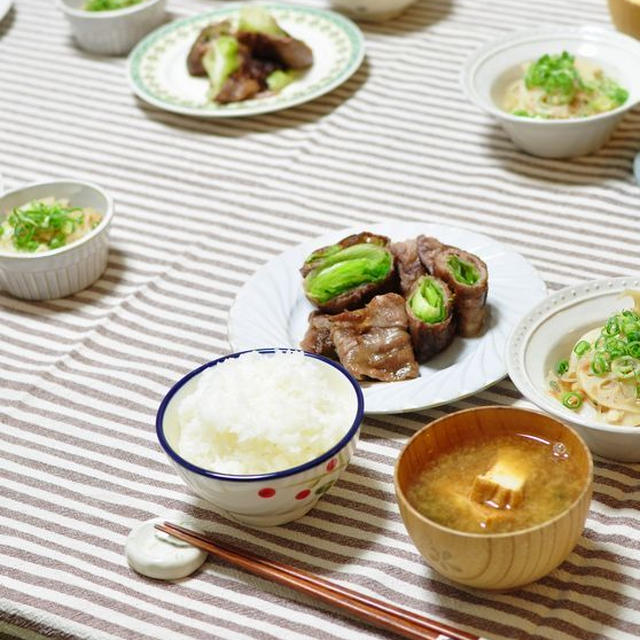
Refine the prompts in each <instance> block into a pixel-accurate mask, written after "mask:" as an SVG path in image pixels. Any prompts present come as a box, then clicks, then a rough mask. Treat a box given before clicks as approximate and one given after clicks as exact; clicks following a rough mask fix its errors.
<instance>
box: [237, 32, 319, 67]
mask: <svg viewBox="0 0 640 640" xmlns="http://www.w3.org/2000/svg"><path fill="white" fill-rule="evenodd" d="M236 37H237V38H238V41H239V42H241V43H242V44H244V45H245V46H247V47H249V49H250V50H251V55H252V56H253V57H254V58H261V59H263V60H273V61H274V62H278V63H280V64H282V65H284V66H285V67H286V68H287V69H306V68H307V67H310V66H311V65H312V64H313V52H312V51H311V49H310V48H309V47H308V46H307V45H306V44H305V43H304V42H302V40H296V39H295V38H291V37H288V36H272V35H269V34H266V33H259V32H257V31H238V32H237V33H236Z"/></svg>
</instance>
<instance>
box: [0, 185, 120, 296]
mask: <svg viewBox="0 0 640 640" xmlns="http://www.w3.org/2000/svg"><path fill="white" fill-rule="evenodd" d="M49 197H54V198H56V199H65V200H69V204H70V205H71V206H74V207H82V208H86V207H90V208H92V209H95V211H97V212H98V213H100V214H101V215H102V220H101V221H100V223H99V224H98V226H97V227H96V228H95V229H93V230H91V231H90V232H89V233H87V234H86V235H84V236H82V238H80V239H79V240H77V241H76V242H74V243H72V244H70V245H68V246H64V247H60V248H59V249H52V250H51V251H45V252H42V253H12V252H8V251H0V289H2V290H4V291H7V292H8V293H10V294H11V295H13V296H16V297H17V298H25V299H27V300H49V299H51V298H63V297H65V296H68V295H71V294H72V293H77V292H78V291H80V290H82V289H85V288H86V287H88V286H89V285H91V284H93V283H94V282H95V281H96V280H97V279H98V278H99V277H100V276H101V275H102V273H103V272H104V270H105V268H106V266H107V255H108V252H109V226H110V225H111V219H112V217H113V200H112V199H111V197H110V196H108V195H107V194H106V193H105V192H104V191H103V190H102V189H101V188H100V187H98V186H96V185H94V184H91V183H89V182H80V181H77V180H52V181H48V182H37V183H34V184H29V185H26V186H24V187H20V188H18V189H13V190H12V191H7V192H6V193H4V194H2V196H0V218H1V217H4V215H5V213H6V212H8V211H11V210H12V209H13V208H14V207H20V206H22V205H24V204H26V203H28V202H30V201H32V200H40V199H42V198H49Z"/></svg>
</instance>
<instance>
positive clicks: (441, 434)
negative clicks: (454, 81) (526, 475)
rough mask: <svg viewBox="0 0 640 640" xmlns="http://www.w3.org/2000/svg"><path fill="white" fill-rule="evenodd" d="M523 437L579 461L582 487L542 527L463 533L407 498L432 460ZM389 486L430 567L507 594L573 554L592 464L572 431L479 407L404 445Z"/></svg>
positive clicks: (534, 416)
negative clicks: (559, 447) (467, 446)
mask: <svg viewBox="0 0 640 640" xmlns="http://www.w3.org/2000/svg"><path fill="white" fill-rule="evenodd" d="M514 433H527V434H531V435H534V436H540V437H542V438H545V439H547V440H550V441H552V442H553V441H560V442H563V443H564V444H565V446H566V447H567V450H568V451H569V455H572V456H574V457H575V458H577V460H578V461H579V466H580V474H581V476H582V477H583V479H584V487H583V489H582V491H581V493H580V495H579V496H578V498H577V499H576V500H575V501H574V503H573V504H572V505H571V506H570V507H569V508H568V509H566V510H565V511H563V512H562V513H560V514H559V515H557V516H555V517H554V518H553V519H551V520H548V521H547V522H544V523H542V524H539V525H536V526H534V527H530V528H529V529H522V530H520V531H514V532H509V533H486V534H484V533H468V532H464V531H457V530H454V529H450V528H448V527H445V526H443V525H440V524H437V523H435V522H433V521H432V520H429V519H428V518H427V517H425V516H423V515H422V514H420V513H419V512H418V511H417V510H416V509H415V508H414V507H412V506H411V504H410V503H409V501H408V499H407V489H408V488H409V487H410V486H411V485H412V484H413V483H414V482H415V481H416V479H417V478H418V476H419V475H420V472H421V471H422V470H423V469H424V468H425V467H427V466H428V465H430V464H431V462H432V461H433V460H434V458H437V457H438V456H439V455H442V454H443V453H446V452H448V451H451V450H452V449H455V448H456V447H457V446H459V445H460V444H463V443H471V442H474V441H478V440H483V439H486V438H489V437H493V436H499V435H505V434H514ZM394 482H395V488H396V495H397V498H398V503H399V506H400V514H401V515H402V519H403V520H404V524H405V526H406V528H407V531H408V533H409V536H410V537H411V539H412V540H413V543H414V544H415V545H416V547H417V548H418V551H420V553H421V554H422V556H423V557H424V558H425V560H426V561H427V564H429V566H431V567H432V568H433V569H435V570H436V571H438V572H439V573H441V574H442V575H444V576H446V577H447V578H449V579H451V580H453V581H454V582H458V583H461V584H464V585H468V586H470V587H476V588H480V589H512V588H514V587H519V586H522V585H525V584H528V583H530V582H533V581H534V580H537V579H538V578H541V577H542V576H544V575H546V574H547V573H549V572H550V571H552V570H553V569H555V567H557V566H558V565H559V564H560V563H561V562H563V560H565V558H566V557H567V556H568V555H569V554H570V553H571V551H572V550H573V548H574V547H575V545H576V543H577V541H578V538H580V535H581V533H582V530H583V528H584V523H585V520H586V518H587V513H588V511H589V503H590V501H591V492H592V484H593V461H592V459H591V454H590V453H589V449H588V448H587V446H586V445H585V443H584V442H583V441H582V440H581V439H580V437H579V436H578V435H577V434H576V432H575V431H573V429H571V428H570V427H568V426H566V425H565V424H563V423H562V422H560V421H559V420H556V419H555V418H551V417H549V416H546V415H544V414H542V413H538V412H536V411H529V410H527V409H517V408H513V407H497V406H496V407H493V406H491V407H481V408H476V409H467V410H465V411H458V412H456V413H452V414H450V415H447V416H444V417H442V418H439V419H437V420H434V421H433V422H431V423H430V424H428V425H427V426H426V427H423V428H422V429H421V430H420V431H418V432H417V433H416V434H415V435H414V436H413V437H412V438H411V440H409V442H408V443H407V444H406V446H405V447H404V449H403V450H402V452H401V453H400V457H399V458H398V461H397V463H396V468H395V475H394Z"/></svg>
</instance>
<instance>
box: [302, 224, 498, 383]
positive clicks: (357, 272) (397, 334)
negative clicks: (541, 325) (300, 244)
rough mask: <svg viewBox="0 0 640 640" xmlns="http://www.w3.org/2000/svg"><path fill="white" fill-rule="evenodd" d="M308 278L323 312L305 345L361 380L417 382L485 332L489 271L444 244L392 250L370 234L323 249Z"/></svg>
mask: <svg viewBox="0 0 640 640" xmlns="http://www.w3.org/2000/svg"><path fill="white" fill-rule="evenodd" d="M300 273H301V274H302V277H303V289H304V292H305V295H306V296H307V299H308V300H309V301H310V302H311V303H312V304H313V305H314V306H315V307H316V310H315V311H313V312H312V313H311V314H310V316H309V327H308V329H307V332H306V334H305V336H304V338H303V340H302V342H301V343H300V346H301V347H302V348H303V349H304V350H305V351H309V352H311V353H317V354H320V355H323V356H326V357H328V358H333V359H337V360H339V361H340V362H341V363H342V364H343V365H344V366H345V368H346V369H347V370H348V371H349V372H350V373H351V374H352V375H353V376H354V377H355V378H356V379H357V380H380V381H384V382H393V381H398V380H407V379H410V378H415V377H417V376H419V375H420V371H419V363H422V362H427V361H428V360H429V359H430V358H432V357H433V356H434V355H436V354H437V353H439V352H441V351H443V350H444V349H445V348H446V347H448V346H449V345H450V344H451V342H452V341H453V339H454V337H455V336H456V334H457V335H460V336H463V337H473V336H477V335H478V334H479V333H480V332H481V331H482V328H483V325H484V321H485V316H486V300H487V291H488V274H487V266H486V265H485V263H484V262H483V261H482V260H480V258H478V257H477V256H475V255H473V254H471V253H468V252H467V251H463V250H462V249H457V248H456V247H451V246H448V245H444V244H442V243H441V242H440V241H439V240H437V239H436V238H432V237H428V236H424V235H421V236H418V237H417V238H412V239H409V240H405V241H403V242H396V243H392V242H391V241H390V239H389V238H387V237H386V236H381V235H376V234H374V233H369V232H367V231H364V232H362V233H358V234H355V235H351V236H348V237H346V238H343V239H342V240H340V242H338V243H337V244H334V245H330V246H328V247H322V248H320V249H317V250H316V251H314V252H313V253H312V254H311V255H309V256H308V257H307V259H306V260H305V262H304V264H303V265H302V267H301V269H300Z"/></svg>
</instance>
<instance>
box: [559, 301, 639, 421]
mask: <svg viewBox="0 0 640 640" xmlns="http://www.w3.org/2000/svg"><path fill="white" fill-rule="evenodd" d="M625 295H627V296H631V297H632V298H633V299H634V302H635V307H634V308H633V309H625V310H624V311H621V312H619V313H614V314H612V315H611V316H609V318H608V319H607V321H606V322H605V323H604V325H603V326H601V327H597V328H595V329H592V330H590V331H587V332H586V333H585V334H584V335H583V336H581V337H580V339H579V340H578V341H577V342H576V343H575V345H574V346H573V349H571V353H570V354H569V356H568V357H567V358H564V359H562V360H560V361H559V362H557V363H556V365H555V367H554V369H553V370H552V371H550V372H549V374H548V383H549V390H550V392H551V394H552V395H553V396H554V397H555V398H557V399H558V400H559V401H560V402H562V404H563V405H564V406H565V407H567V409H571V410H573V411H577V412H579V411H582V410H583V409H584V408H585V407H587V406H588V407H591V409H592V410H593V411H594V412H595V414H596V415H597V417H598V419H600V420H602V421H603V422H606V423H608V424H611V425H619V426H624V427H637V426H640V292H639V291H627V292H625Z"/></svg>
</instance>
